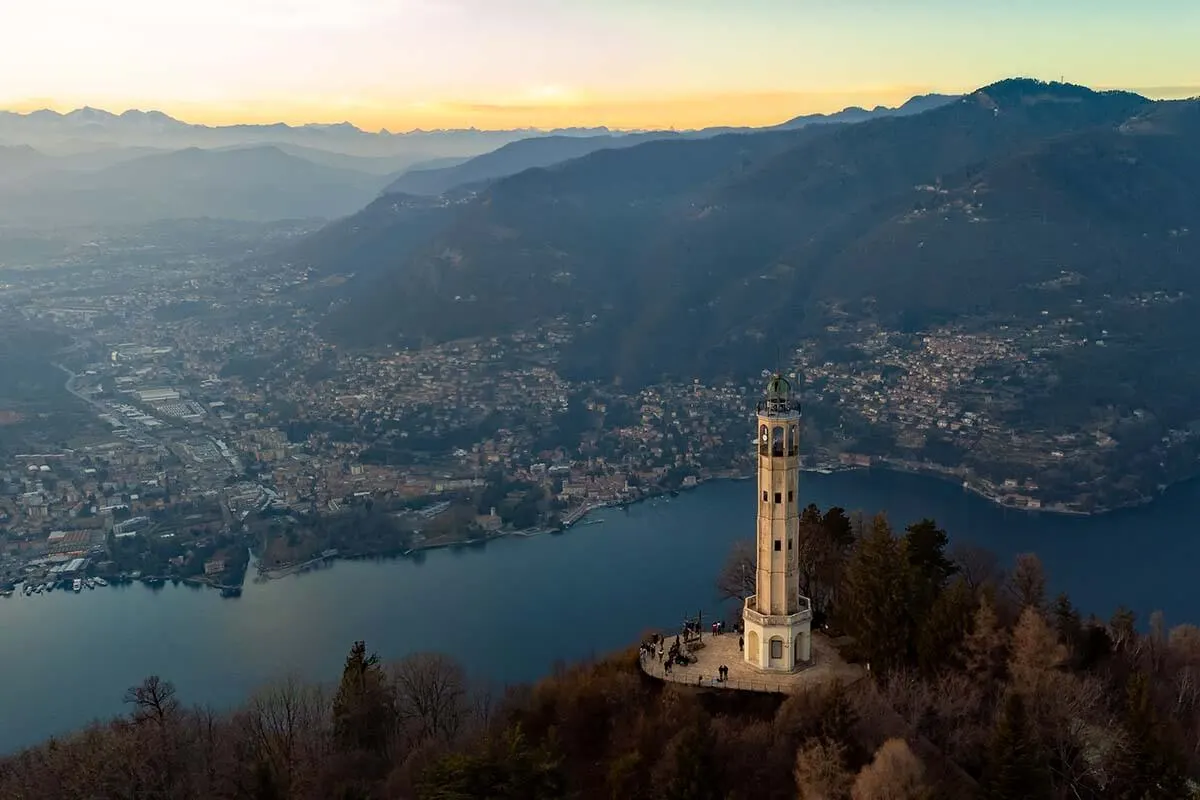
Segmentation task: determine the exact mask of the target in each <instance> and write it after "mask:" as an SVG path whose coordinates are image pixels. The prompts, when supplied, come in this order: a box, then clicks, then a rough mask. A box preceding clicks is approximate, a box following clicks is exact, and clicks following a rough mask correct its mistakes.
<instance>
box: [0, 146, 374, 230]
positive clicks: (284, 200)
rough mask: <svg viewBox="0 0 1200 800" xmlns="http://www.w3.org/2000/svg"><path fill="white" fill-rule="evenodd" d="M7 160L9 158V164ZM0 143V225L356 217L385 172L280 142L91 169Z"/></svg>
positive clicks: (195, 151)
mask: <svg viewBox="0 0 1200 800" xmlns="http://www.w3.org/2000/svg"><path fill="white" fill-rule="evenodd" d="M6 162H7V163H6ZM57 162H58V159H53V158H50V157H48V156H42V155H40V154H37V153H36V151H32V152H31V151H29V150H28V149H22V150H19V151H17V152H16V153H15V155H14V153H13V149H12V148H9V149H8V150H0V171H2V173H0V174H3V178H0V224H7V225H9V226H28V227H34V228H37V227H53V226H62V225H80V226H82V225H89V226H97V225H99V226H103V225H122V224H136V223H142V222H148V221H152V220H157V219H192V218H200V217H213V218H222V219H231V220H249V221H260V222H267V221H272V220H279V219H300V218H331V217H339V216H342V215H345V214H349V213H351V212H353V211H355V210H357V209H359V208H361V207H362V206H363V204H365V203H367V202H369V201H370V200H371V199H372V198H373V197H375V196H376V195H377V194H378V193H379V190H380V189H381V188H382V187H383V185H385V184H386V183H387V181H388V180H389V179H388V178H387V177H381V176H379V175H372V174H369V173H364V172H357V171H353V170H349V169H342V168H339V167H334V166H326V165H322V164H318V163H314V162H312V161H309V160H307V159H304V158H299V157H297V156H294V155H290V154H288V153H285V152H284V151H283V150H282V149H280V148H278V147H274V146H259V147H243V148H236V149H228V150H201V149H198V148H189V149H186V150H178V151H174V152H162V153H151V154H150V155H138V156H136V157H132V158H130V159H128V160H124V161H118V162H117V163H115V164H112V165H109V166H102V167H100V168H99V169H90V170H68V169H62V168H59V166H58V164H57Z"/></svg>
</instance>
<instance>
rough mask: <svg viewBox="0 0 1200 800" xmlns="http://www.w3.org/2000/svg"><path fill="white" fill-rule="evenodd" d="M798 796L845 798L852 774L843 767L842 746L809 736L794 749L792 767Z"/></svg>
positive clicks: (806, 799)
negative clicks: (809, 739)
mask: <svg viewBox="0 0 1200 800" xmlns="http://www.w3.org/2000/svg"><path fill="white" fill-rule="evenodd" d="M793 773H794V774H795V777H796V791H797V792H798V793H799V800H847V798H849V797H850V786H851V784H852V782H853V780H854V777H853V775H851V774H850V772H849V770H847V769H846V755H845V748H844V747H842V745H841V744H839V743H837V742H827V741H823V740H820V739H813V740H811V741H809V742H808V743H807V744H806V745H805V746H803V747H801V748H800V750H799V751H797V753H796V765H795V768H794V769H793Z"/></svg>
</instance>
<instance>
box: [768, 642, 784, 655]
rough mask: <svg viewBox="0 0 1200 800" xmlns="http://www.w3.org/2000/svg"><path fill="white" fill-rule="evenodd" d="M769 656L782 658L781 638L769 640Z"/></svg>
mask: <svg viewBox="0 0 1200 800" xmlns="http://www.w3.org/2000/svg"><path fill="white" fill-rule="evenodd" d="M771 658H783V639H772V640H771Z"/></svg>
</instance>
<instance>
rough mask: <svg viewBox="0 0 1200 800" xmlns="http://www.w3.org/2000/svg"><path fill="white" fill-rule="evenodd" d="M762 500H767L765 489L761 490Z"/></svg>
mask: <svg viewBox="0 0 1200 800" xmlns="http://www.w3.org/2000/svg"><path fill="white" fill-rule="evenodd" d="M763 502H764V503H765V502H767V492H766V490H765V489H764V490H763Z"/></svg>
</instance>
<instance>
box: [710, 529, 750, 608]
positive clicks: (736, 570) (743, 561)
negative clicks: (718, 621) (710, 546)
mask: <svg viewBox="0 0 1200 800" xmlns="http://www.w3.org/2000/svg"><path fill="white" fill-rule="evenodd" d="M755 561H756V554H755V552H754V542H752V541H750V540H749V539H738V540H737V541H735V542H734V543H733V547H731V548H730V550H729V555H728V556H727V557H726V559H725V566H724V567H722V568H721V572H720V574H719V575H717V594H718V596H719V597H720V599H722V600H737V601H739V602H740V601H741V600H744V599H745V598H747V597H749V596H750V595H752V594H754V592H755V591H757V589H756V588H755V581H756V576H755V569H756V566H755Z"/></svg>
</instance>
